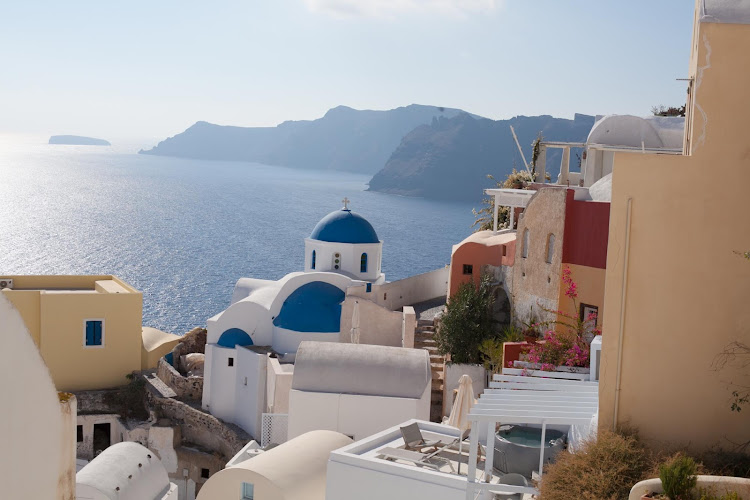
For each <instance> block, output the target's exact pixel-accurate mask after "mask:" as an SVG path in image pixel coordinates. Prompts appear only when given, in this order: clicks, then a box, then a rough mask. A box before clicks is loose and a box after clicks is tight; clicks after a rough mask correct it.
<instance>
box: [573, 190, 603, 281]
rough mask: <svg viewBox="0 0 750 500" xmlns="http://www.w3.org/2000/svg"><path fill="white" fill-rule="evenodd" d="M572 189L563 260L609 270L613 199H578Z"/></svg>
mask: <svg viewBox="0 0 750 500" xmlns="http://www.w3.org/2000/svg"><path fill="white" fill-rule="evenodd" d="M574 195H575V192H574V191H573V190H572V189H569V190H568V199H567V202H566V204H565V241H564V242H563V254H562V261H563V263H566V264H578V265H581V266H589V267H596V268H599V269H605V268H606V267H607V239H608V237H609V205H610V204H609V202H603V201H576V200H574V199H573V198H574Z"/></svg>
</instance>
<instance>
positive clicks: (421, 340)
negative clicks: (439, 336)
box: [414, 337, 437, 347]
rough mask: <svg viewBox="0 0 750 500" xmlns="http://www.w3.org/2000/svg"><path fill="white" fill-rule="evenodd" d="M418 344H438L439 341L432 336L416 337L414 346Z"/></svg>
mask: <svg viewBox="0 0 750 500" xmlns="http://www.w3.org/2000/svg"><path fill="white" fill-rule="evenodd" d="M417 345H422V346H427V345H437V341H436V340H435V339H434V338H432V337H414V346H415V347H416V346H417Z"/></svg>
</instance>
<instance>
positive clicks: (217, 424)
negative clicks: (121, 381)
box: [149, 394, 252, 460]
mask: <svg viewBox="0 0 750 500" xmlns="http://www.w3.org/2000/svg"><path fill="white" fill-rule="evenodd" d="M149 399H150V400H152V404H153V406H154V408H155V411H156V412H157V415H159V417H166V418H170V419H172V420H173V421H174V423H175V424H176V425H179V426H180V429H181V431H182V440H183V441H187V442H190V443H195V444H197V445H198V446H201V447H203V448H206V449H209V450H216V451H218V452H219V453H221V454H222V455H223V456H224V457H226V459H227V460H229V459H230V458H231V457H233V456H234V455H236V454H237V452H239V451H240V450H241V449H242V447H243V446H245V444H247V442H248V441H250V440H251V439H252V438H251V436H250V435H248V434H247V433H246V432H245V431H243V430H242V429H240V428H239V427H237V426H236V425H232V424H228V423H225V422H223V421H221V420H219V419H218V418H216V417H214V416H213V415H211V414H209V413H205V412H204V411H202V410H200V409H198V408H194V407H192V406H190V405H189V404H187V403H183V402H182V401H178V400H176V399H171V398H156V397H154V396H153V395H152V394H149Z"/></svg>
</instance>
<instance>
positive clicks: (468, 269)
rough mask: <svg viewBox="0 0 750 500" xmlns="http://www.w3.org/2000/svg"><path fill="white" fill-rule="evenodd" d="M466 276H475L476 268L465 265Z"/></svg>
mask: <svg viewBox="0 0 750 500" xmlns="http://www.w3.org/2000/svg"><path fill="white" fill-rule="evenodd" d="M464 274H474V266H473V265H472V264H464Z"/></svg>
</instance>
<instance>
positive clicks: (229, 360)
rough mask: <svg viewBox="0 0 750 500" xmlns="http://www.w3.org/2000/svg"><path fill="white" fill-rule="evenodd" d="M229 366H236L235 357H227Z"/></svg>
mask: <svg viewBox="0 0 750 500" xmlns="http://www.w3.org/2000/svg"><path fill="white" fill-rule="evenodd" d="M227 366H234V358H229V359H227Z"/></svg>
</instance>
